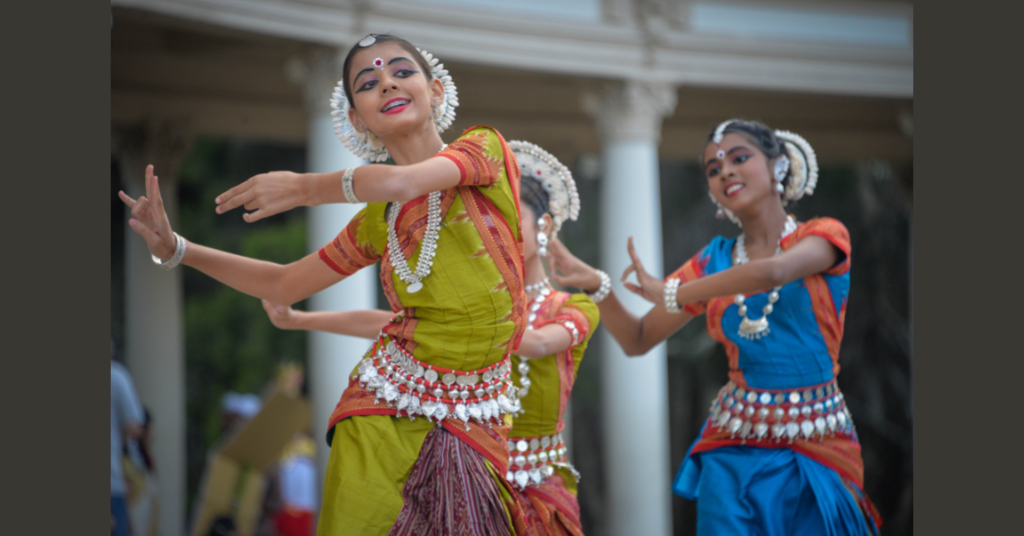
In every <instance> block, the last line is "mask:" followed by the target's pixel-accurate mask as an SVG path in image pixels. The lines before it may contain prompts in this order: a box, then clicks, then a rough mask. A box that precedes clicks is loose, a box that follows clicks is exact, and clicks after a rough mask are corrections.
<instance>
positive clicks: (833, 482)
mask: <svg viewBox="0 0 1024 536" xmlns="http://www.w3.org/2000/svg"><path fill="white" fill-rule="evenodd" d="M672 491H673V492H674V493H675V494H676V495H680V496H682V497H684V498H686V499H690V500H692V501H696V502H697V534H698V535H709V534H757V535H763V536H776V535H778V536H792V535H803V534H807V535H811V534H813V535H822V534H827V535H829V536H871V534H872V533H873V532H874V525H871V526H870V528H869V524H868V521H867V520H866V519H865V517H864V514H863V512H862V511H861V509H860V506H858V504H857V501H856V500H855V499H854V497H853V496H852V495H850V491H848V490H847V488H846V486H845V485H843V482H842V480H840V478H839V475H838V474H837V473H836V472H835V471H833V470H832V469H830V468H828V467H826V466H824V465H822V464H820V463H818V462H816V461H814V460H812V459H810V458H808V457H806V456H804V455H802V454H799V453H797V452H794V451H792V450H790V449H787V448H761V447H745V446H738V447H722V448H718V449H714V450H709V451H704V452H700V453H697V454H694V455H690V454H687V456H686V459H685V460H683V464H682V465H681V466H680V467H679V472H678V473H677V474H676V479H675V482H673V484H672Z"/></svg>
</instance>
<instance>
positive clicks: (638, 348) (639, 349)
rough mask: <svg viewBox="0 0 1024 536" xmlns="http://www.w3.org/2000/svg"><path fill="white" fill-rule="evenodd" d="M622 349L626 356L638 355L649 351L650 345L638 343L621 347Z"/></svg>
mask: <svg viewBox="0 0 1024 536" xmlns="http://www.w3.org/2000/svg"><path fill="white" fill-rule="evenodd" d="M622 350H623V351H624V352H625V353H626V357H640V356H642V355H644V354H646V353H647V352H649V351H651V346H650V345H646V344H640V343H638V344H631V345H629V347H623V348H622Z"/></svg>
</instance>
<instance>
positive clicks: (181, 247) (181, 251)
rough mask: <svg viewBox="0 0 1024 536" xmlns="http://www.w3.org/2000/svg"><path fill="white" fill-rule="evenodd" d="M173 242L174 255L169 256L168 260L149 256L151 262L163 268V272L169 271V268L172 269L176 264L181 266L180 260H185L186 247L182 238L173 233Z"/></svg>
mask: <svg viewBox="0 0 1024 536" xmlns="http://www.w3.org/2000/svg"><path fill="white" fill-rule="evenodd" d="M174 240H175V243H174V255H171V258H170V259H167V260H166V261H164V260H163V259H161V258H160V257H157V256H156V255H151V257H153V262H154V263H156V265H157V266H159V267H161V268H163V269H164V270H170V269H171V268H174V267H175V266H177V265H178V264H181V259H184V258H185V247H186V245H187V243H186V242H185V239H184V238H182V237H181V235H179V234H178V233H174Z"/></svg>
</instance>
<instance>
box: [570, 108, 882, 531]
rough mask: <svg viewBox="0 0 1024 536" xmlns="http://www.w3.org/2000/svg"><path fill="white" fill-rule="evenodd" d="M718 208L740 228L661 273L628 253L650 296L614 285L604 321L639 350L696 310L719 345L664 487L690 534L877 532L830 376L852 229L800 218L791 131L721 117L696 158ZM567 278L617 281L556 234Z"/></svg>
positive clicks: (799, 165) (801, 151) (855, 447)
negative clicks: (697, 421) (697, 419)
mask: <svg viewBox="0 0 1024 536" xmlns="http://www.w3.org/2000/svg"><path fill="white" fill-rule="evenodd" d="M702 163H703V166H704V170H705V173H706V176H707V181H708V187H709V189H710V194H711V197H712V199H713V201H714V202H715V203H716V204H718V206H719V213H720V215H722V216H727V217H729V218H730V219H731V220H732V221H733V222H735V223H736V224H738V225H740V227H741V228H742V229H743V232H742V234H740V236H739V237H737V238H732V239H727V238H724V237H720V236H719V237H716V238H714V239H713V240H712V241H711V243H709V244H708V245H707V246H706V247H704V248H703V249H702V250H701V251H699V252H698V253H697V254H696V255H694V256H693V258H692V259H690V260H689V261H688V262H687V263H686V264H684V265H683V266H682V267H681V268H679V269H678V270H676V271H675V272H673V273H672V274H671V275H669V276H668V277H667V278H665V279H664V280H660V279H657V278H656V277H654V276H652V275H650V274H649V273H647V271H646V270H645V269H644V267H643V264H642V263H641V261H640V258H639V257H638V256H637V254H636V252H635V250H634V249H633V244H632V240H630V242H629V244H628V251H629V254H630V256H631V258H632V261H633V262H632V265H631V266H630V267H629V268H628V269H627V270H626V271H625V273H623V275H622V279H623V281H625V280H626V277H627V276H628V275H629V274H630V273H631V272H636V275H637V281H638V282H637V284H633V283H629V282H627V283H625V286H626V288H628V289H629V290H630V291H632V292H634V293H636V294H639V295H640V296H642V297H643V298H644V299H646V300H648V301H650V302H652V303H654V304H655V307H654V308H652V309H651V310H650V311H649V312H648V313H647V314H646V315H644V316H643V317H642V318H637V317H636V316H634V315H633V314H632V313H630V312H629V311H627V310H626V309H625V308H624V307H623V305H622V304H621V302H619V301H618V299H617V298H616V296H615V294H614V293H609V294H608V297H607V298H606V299H605V300H604V301H601V302H599V307H600V309H601V316H602V320H603V321H604V323H605V326H606V327H607V328H608V331H609V332H610V333H611V334H612V335H613V336H614V337H615V339H616V341H618V343H619V344H620V345H621V346H622V348H623V349H624V350H625V351H626V353H627V354H628V355H632V356H636V355H642V354H644V353H646V352H647V351H648V350H650V349H651V348H652V347H654V346H655V345H656V344H658V343H660V342H662V341H664V340H665V339H667V338H668V337H669V336H670V335H671V334H672V333H674V332H675V331H677V330H678V329H679V328H681V327H682V326H683V325H685V324H686V323H687V322H689V321H690V319H691V318H693V317H694V316H697V315H700V314H706V315H707V325H708V332H709V333H710V334H711V337H712V338H714V339H715V340H716V341H718V342H720V343H722V344H723V345H724V346H725V350H726V354H727V355H728V357H729V381H728V383H727V384H726V385H725V386H724V387H722V389H721V391H720V392H719V394H718V397H717V398H716V399H715V401H714V403H713V405H712V407H711V416H710V417H709V418H708V420H707V422H706V423H705V424H704V426H703V428H702V430H701V434H700V437H699V438H698V439H697V441H696V442H695V443H694V445H693V446H692V448H691V449H690V452H689V453H688V454H687V456H686V459H685V460H684V461H683V464H682V466H681V467H680V469H679V472H678V474H677V475H676V479H675V482H674V483H673V487H672V489H673V491H674V492H675V493H677V494H678V495H681V496H683V497H686V498H688V499H691V500H695V501H697V533H698V534H766V535H784V534H829V535H866V534H871V533H877V529H878V527H879V526H880V524H881V520H880V519H879V517H878V514H877V512H876V511H875V509H874V507H873V506H872V505H871V503H870V501H869V500H868V499H867V497H866V496H865V495H864V493H863V491H862V490H863V474H864V468H863V462H862V460H861V455H860V444H859V442H858V439H857V433H856V430H855V429H854V426H853V420H852V418H851V415H850V411H849V409H847V407H846V403H845V401H844V400H843V395H842V393H841V392H840V391H839V386H838V384H837V383H836V375H837V374H838V373H839V345H840V342H841V341H842V336H843V319H844V317H845V311H846V299H847V295H848V293H849V288H850V273H849V272H850V238H849V234H848V233H847V231H846V228H845V227H844V226H843V224H842V223H840V222H839V221H837V220H834V219H832V218H815V219H812V220H810V221H807V222H803V223H799V222H797V221H796V220H795V219H794V218H793V216H790V215H788V214H786V211H785V208H784V207H785V206H786V204H787V203H789V202H791V201H796V200H798V199H800V198H801V197H803V196H804V195H809V194H811V193H813V191H814V187H815V185H816V184H817V178H818V177H817V175H818V165H817V160H816V157H815V154H814V151H813V149H812V148H811V146H810V145H809V144H808V143H807V142H806V141H805V140H804V139H803V138H802V137H800V136H798V135H796V134H793V133H791V132H786V131H773V130H771V129H769V128H768V127H766V126H765V125H763V124H761V123H758V122H755V121H743V120H736V119H734V120H730V121H726V122H724V123H722V124H720V125H719V126H718V128H716V129H715V130H714V131H713V132H712V133H711V135H710V137H709V140H708V142H707V145H706V147H705V150H704V154H703V156H702ZM552 253H553V259H552V265H553V266H552V278H553V279H554V280H555V281H556V282H557V283H559V284H560V285H569V286H575V287H578V288H583V289H602V291H606V290H607V289H610V286H611V281H610V280H609V277H608V275H607V274H605V273H604V272H601V271H599V270H595V269H594V268H591V267H590V266H587V265H586V264H585V263H583V262H582V261H580V260H579V259H577V258H575V257H574V256H573V255H572V254H571V253H569V251H568V250H566V249H565V248H564V247H562V246H561V244H558V243H557V242H555V243H553V244H552Z"/></svg>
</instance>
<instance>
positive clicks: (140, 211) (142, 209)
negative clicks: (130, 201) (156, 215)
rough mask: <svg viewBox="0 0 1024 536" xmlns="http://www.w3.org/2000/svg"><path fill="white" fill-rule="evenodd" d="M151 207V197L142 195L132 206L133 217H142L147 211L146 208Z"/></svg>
mask: <svg viewBox="0 0 1024 536" xmlns="http://www.w3.org/2000/svg"><path fill="white" fill-rule="evenodd" d="M148 208H149V199H146V198H145V197H140V198H139V200H138V201H136V202H135V206H133V207H132V217H133V218H136V219H142V216H143V215H144V214H145V213H146V209H148Z"/></svg>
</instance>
